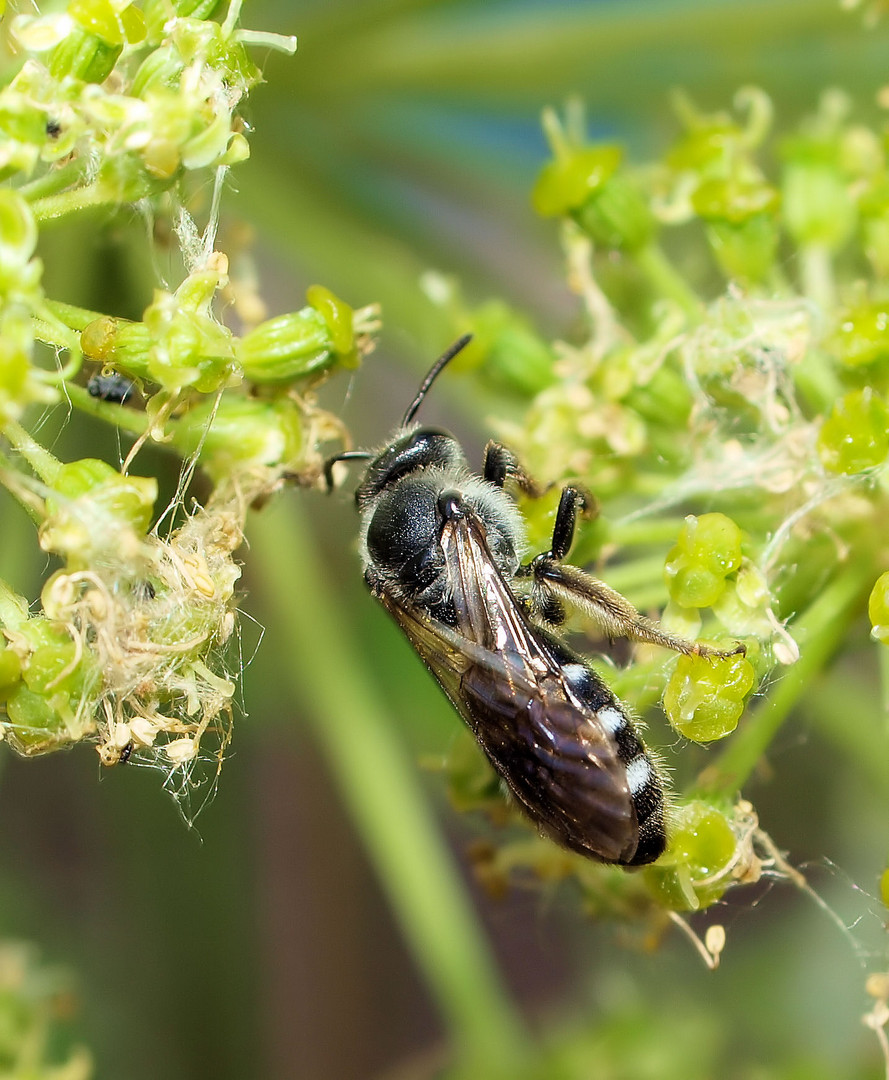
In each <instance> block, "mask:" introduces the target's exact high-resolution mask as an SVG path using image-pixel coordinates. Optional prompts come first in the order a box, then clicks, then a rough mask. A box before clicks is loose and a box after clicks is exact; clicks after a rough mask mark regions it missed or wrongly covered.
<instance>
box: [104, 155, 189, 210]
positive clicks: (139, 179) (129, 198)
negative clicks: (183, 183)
mask: <svg viewBox="0 0 889 1080" xmlns="http://www.w3.org/2000/svg"><path fill="white" fill-rule="evenodd" d="M98 179H99V183H100V185H101V186H102V188H103V189H104V190H105V191H106V192H107V197H108V200H109V201H110V202H122V203H131V202H138V201H139V200H140V199H145V198H147V197H148V196H149V195H159V194H160V193H161V192H163V191H166V190H167V188H169V187H170V183H171V179H172V178H171V176H169V175H164V176H160V175H152V174H151V173H150V172H149V171H148V170H147V169H146V167H145V160H144V154H114V155H112V156H111V157H106V158H105V160H104V161H103V163H102V166H101V168H100V169H99V177H98Z"/></svg>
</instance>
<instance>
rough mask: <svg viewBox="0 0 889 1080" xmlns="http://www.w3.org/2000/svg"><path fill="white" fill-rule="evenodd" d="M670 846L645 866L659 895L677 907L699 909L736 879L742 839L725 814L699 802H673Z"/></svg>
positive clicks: (660, 898) (715, 897) (659, 899)
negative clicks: (733, 872) (734, 863)
mask: <svg viewBox="0 0 889 1080" xmlns="http://www.w3.org/2000/svg"><path fill="white" fill-rule="evenodd" d="M668 832H669V840H668V843H667V850H666V851H665V852H664V854H663V855H662V856H661V857H660V859H659V860H658V861H657V863H655V864H654V865H653V866H647V867H646V868H645V870H644V871H643V873H644V876H645V882H646V884H647V885H648V887H649V889H650V890H651V892H652V893H653V895H654V896H655V897H656V898H657V900H658V901H659V902H660V903H661V904H663V905H664V906H665V907H667V908H671V909H672V910H674V911H700V910H702V909H703V908H707V907H709V906H710V905H711V904H714V903H716V901H717V900H719V899H720V898H721V897H722V896H723V894H724V893H725V891H726V889H727V888H728V886H729V885H730V884H731V879H730V874H729V870H730V864H731V861H732V859H733V858H734V855H735V849H736V847H737V840H736V838H735V834H734V832H733V831H732V827H731V824H730V822H729V820H728V819H727V818H726V816H725V815H724V814H723V813H721V812H720V811H719V810H717V809H716V808H715V807H713V806H708V805H707V804H706V803H704V802H700V801H697V800H696V801H694V802H690V803H688V804H686V805H685V806H674V807H673V809H672V812H671V814H670V822H669V830H668Z"/></svg>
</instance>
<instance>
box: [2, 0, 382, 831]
mask: <svg viewBox="0 0 889 1080" xmlns="http://www.w3.org/2000/svg"><path fill="white" fill-rule="evenodd" d="M239 13H240V3H239V2H238V0H232V2H231V3H228V4H225V3H220V0H145V2H144V3H141V4H139V3H126V2H121V0H71V2H70V3H69V4H68V5H67V7H66V9H65V10H64V11H63V12H60V13H56V14H52V15H45V16H44V15H39V14H38V15H27V16H26V15H18V16H16V17H14V18H13V19H12V24H11V30H12V33H13V35H14V37H15V39H16V42H17V44H18V45H19V46H20V48H21V49H22V50H23V54H24V55H23V59H22V60H21V63H20V66H19V69H18V71H17V72H16V73H15V74H14V75H13V76H12V78H11V80H10V81H9V82H8V83H7V85H6V86H5V87H4V88H3V89H2V90H0V176H2V177H3V178H4V179H6V180H7V181H9V186H7V187H5V188H4V189H2V190H0V238H2V239H0V435H2V437H3V439H4V440H5V443H6V444H8V446H9V451H8V452H6V451H4V452H3V453H2V455H0V482H2V483H3V485H4V486H5V487H6V489H7V490H8V491H9V492H10V493H11V494H12V495H13V496H14V497H15V498H16V499H18V501H19V502H20V503H21V504H22V506H23V507H24V508H25V509H26V510H27V511H28V512H29V513H30V515H31V516H32V518H33V519H34V521H35V523H36V525H37V527H38V539H39V542H40V545H41V546H42V548H43V549H44V550H45V551H47V552H51V553H52V554H53V555H55V556H57V557H58V558H59V559H60V560H61V562H62V568H61V569H60V570H58V571H57V572H56V573H55V574H53V575H52V577H50V578H49V580H48V581H46V583H45V584H44V587H43V589H42V592H41V597H40V600H41V605H40V608H39V609H36V610H35V609H34V607H33V605H32V604H31V603H30V601H29V600H28V599H27V598H26V597H22V596H20V595H19V594H18V593H17V592H16V590H15V589H14V588H13V587H12V586H11V585H9V584H7V583H6V582H0V628H2V637H0V708H2V717H3V719H2V721H0V736H2V737H4V738H5V739H6V741H7V743H8V745H10V746H11V747H12V748H14V749H15V750H16V751H18V752H19V753H21V754H24V755H34V754H40V753H46V752H49V751H52V750H55V749H57V748H60V747H63V746H68V745H71V744H72V743H76V742H80V741H88V742H92V743H94V744H95V745H96V747H97V749H98V752H99V755H100V759H101V761H102V762H103V764H106V765H114V764H117V763H118V762H121V761H130V760H132V761H142V762H145V763H151V764H155V765H159V766H160V767H161V768H162V769H164V771H165V772H166V774H167V776H168V779H169V783H170V787H171V788H172V789H174V790H175V791H176V793H177V794H180V795H185V796H187V795H188V792H189V790H190V788H191V787H192V786H193V784H194V783H196V780H193V774H194V767H195V765H196V763H198V762H199V761H201V760H203V761H208V762H210V763H211V766H212V765H213V763H217V764H218V762H220V761H221V760H222V756H223V753H224V750H225V747H226V746H227V744H228V741H229V738H230V726H231V713H232V697H233V694H234V690H235V681H234V680H235V678H236V676H237V668H238V663H237V657H236V656H233V655H232V646H233V644H235V643H236V641H237V594H236V583H237V581H238V578H239V576H240V568H239V565H238V563H237V561H236V558H235V552H236V551H237V549H238V547H239V545H240V543H241V541H242V538H243V527H244V523H245V519H246V514H247V511H248V508H249V507H250V505H251V504H253V503H254V502H255V501H257V500H259V499H262V498H264V497H266V496H267V495H268V494H269V492H271V491H272V490H274V488H275V487H277V486H279V485H280V484H281V483H282V481H283V479H284V478H285V477H287V478H288V479H289V480H291V481H293V480H297V481H299V482H303V483H305V484H312V483H315V482H317V481H318V478H319V476H320V473H321V463H322V461H323V451H322V447H323V444H324V443H325V442H326V441H329V440H331V439H334V438H337V439H339V438H341V437H342V434H343V433H342V429H341V426H340V424H339V422H338V421H337V420H336V419H335V418H334V417H332V416H329V415H328V414H327V413H325V412H324V411H323V410H320V409H319V408H317V406H316V405H315V402H314V396H313V393H312V390H313V387H314V385H315V384H316V383H318V382H319V381H320V380H322V379H324V378H325V377H326V376H327V375H328V374H329V373H330V372H332V371H335V370H338V369H349V368H354V367H355V366H357V364H358V363H359V362H360V360H361V358H362V356H363V355H364V354H365V353H366V352H367V351H369V349H370V348H371V345H372V337H371V335H372V333H373V331H374V330H375V329H376V327H377V323H378V319H377V316H376V310H375V309H374V308H372V307H368V308H364V309H361V310H358V311H355V310H353V309H352V308H351V307H350V306H349V305H348V304H346V303H345V302H344V301H343V300H341V299H340V298H339V297H337V296H335V295H334V294H333V293H331V292H330V290H328V289H326V288H324V287H323V286H320V285H314V286H312V287H311V288H310V289H309V290H308V292H307V296H306V303H305V305H304V306H302V307H300V308H299V309H298V310H295V311H292V312H289V313H285V314H282V315H278V316H274V317H271V318H269V317H267V312H266V311H265V308H264V306H263V305H262V303H261V302H260V301H259V300H258V297H256V295H255V293H251V292H250V290H249V289H248V288H244V287H241V283H240V282H238V281H237V280H234V279H233V278H232V276H231V275H230V274H229V263H228V259H227V257H226V255H225V254H224V253H222V252H220V251H217V250H214V236H215V226H216V219H217V216H218V212H219V207H218V197H219V191H220V190H221V185H220V184H219V182H218V181H219V178H220V177H221V176H222V175H223V174H224V171H225V170H226V169H227V168H228V167H230V166H232V165H236V164H237V163H238V162H240V161H243V160H244V159H245V158H246V157H247V154H248V150H249V148H248V144H247V141H246V137H245V129H244V125H243V124H242V122H241V120H240V118H239V115H238V111H237V110H238V106H239V104H240V103H241V101H242V99H243V98H244V95H245V94H246V93H247V92H248V90H249V89H250V88H251V87H252V86H253V85H254V84H255V83H256V82H257V81H258V80H259V77H260V73H259V71H258V69H257V68H256V67H255V66H254V64H253V63H252V61H251V60H250V59H249V57H248V54H247V45H249V44H260V45H264V46H266V47H269V46H271V47H279V48H283V49H285V50H286V51H291V52H292V50H293V47H294V43H293V42H292V40H290V39H282V38H278V37H277V36H276V35H273V34H261V33H256V32H250V31H244V30H242V29H240V28H239V27H238V25H237V24H238V17H239ZM207 170H212V175H213V176H215V177H216V180H217V184H216V194H215V196H214V201H213V205H212V207H211V210H210V224H209V226H208V228H207V230H206V231H205V233H204V234H203V235H199V233H198V230H197V228H196V226H195V223H194V221H193V219H192V217H191V215H190V213H189V209H188V205H189V190H190V187H189V180H190V177H191V176H192V175H194V176H195V179H196V180H197V181H198V182H199V183H201V184H204V185H206V179H207ZM97 204H107V205H108V206H109V207H115V206H121V205H123V204H137V205H138V206H139V207H140V209H141V211H142V212H143V213H144V214H146V215H147V216H156V215H158V214H168V215H170V216H171V218H172V221H171V224H172V227H173V229H174V231H175V233H176V235H177V237H178V239H179V242H180V248H181V252H182V257H183V262H184V265H185V273H184V276H183V278H182V280H181V282H180V284H179V285H178V287H176V288H170V289H161V288H158V289H156V290H155V292H154V295H153V296H152V297H151V298H150V301H149V302H148V304H147V306H146V307H145V310H144V312H143V316H142V318H141V319H140V320H138V321H131V320H127V319H121V318H118V317H117V316H116V315H115V314H113V313H110V314H99V313H97V312H95V311H86V310H83V309H79V308H75V307H72V306H71V305H68V304H63V303H59V302H57V301H55V300H53V299H51V298H50V297H48V296H47V295H46V293H45V290H44V288H43V267H42V264H41V262H40V260H39V259H38V258H37V257H36V256H35V250H36V246H37V241H38V232H39V228H40V225H41V223H42V222H44V221H47V220H49V219H58V218H60V217H65V216H69V215H76V214H77V213H79V212H80V211H82V210H83V209H84V208H85V207H89V206H94V205H97ZM220 295H224V297H225V299H226V301H227V302H228V304H229V306H230V308H231V310H233V311H234V312H235V313H236V315H237V317H238V318H239V320H240V330H241V332H240V333H239V334H238V333H235V332H234V331H233V330H232V329H231V328H230V327H229V326H227V325H226V324H225V323H224V322H222V321H221V319H220V318H219V317H218V315H217V312H216V305H217V302H218V299H219V297H220ZM41 342H42V343H44V344H45V345H48V346H50V349H51V350H52V351H50V350H46V349H43V350H42V351H41V345H40V343H41ZM66 399H67V401H68V402H69V403H70V404H71V405H73V406H74V407H75V408H78V409H82V410H83V411H86V412H89V413H91V414H92V415H94V416H98V417H100V418H102V419H104V420H106V421H107V422H109V423H110V424H115V425H116V426H118V427H119V428H121V429H122V430H124V431H127V432H130V433H131V434H132V435H133V436H135V444H134V445H133V447H132V449H131V450H130V453H129V455H128V457H127V460H126V461H125V462H124V465H123V467H122V468H121V469H120V470H118V469H116V468H112V467H111V466H110V465H109V464H107V463H105V462H102V461H98V460H94V459H89V458H87V459H83V460H79V461H72V462H61V461H58V460H57V459H56V458H55V457H54V456H53V455H52V454H50V453H49V452H48V451H47V450H46V449H45V448H43V447H42V446H40V444H39V443H38V442H37V440H36V439H35V438H34V437H33V435H32V434H31V433H30V432H29V431H28V430H27V428H26V427H25V426H24V425H25V424H26V422H27V417H28V413H27V409H28V407H29V406H31V405H34V404H37V405H44V406H45V405H51V404H53V403H56V402H61V401H63V400H66ZM149 440H152V441H156V442H159V443H163V444H164V445H166V446H168V447H170V448H171V449H172V450H174V451H175V452H177V453H178V454H179V456H180V457H181V458H182V459H183V461H184V462H185V463H186V466H185V468H184V472H183V480H182V483H181V484H180V489H179V491H178V492H177V494H176V497H175V498H174V500H173V502H172V503H171V505H170V506H168V507H167V508H166V509H165V510H164V511H163V512H162V513H161V514H160V516H158V513H157V508H156V506H155V502H156V499H157V494H158V491H157V483H156V481H155V480H154V478H152V477H145V476H138V475H135V474H134V472H133V465H134V462H135V461H136V459H137V456H138V452H139V450H140V448H141V447H142V446H143V445H144V444H145V443H146V442H147V441H149ZM198 463H199V464H200V465H201V467H202V468H203V470H204V472H205V473H206V474H207V475H208V476H209V478H210V480H211V481H212V483H213V485H214V486H213V491H212V494H211V495H210V497H209V498H208V499H207V500H206V503H205V505H204V506H203V507H197V508H195V509H194V510H192V511H190V512H186V510H185V508H184V507H185V502H184V493H185V491H186V485H187V482H188V478H189V477H190V475H191V472H192V471H193V469H194V466H195V465H196V464H198ZM165 521H166V522H167V524H166V526H165V527H164V522H165ZM211 775H212V770H211ZM183 809H184V810H185V812H186V813H190V811H188V808H187V807H186V806H185V805H183Z"/></svg>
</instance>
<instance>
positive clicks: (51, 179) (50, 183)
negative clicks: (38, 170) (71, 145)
mask: <svg viewBox="0 0 889 1080" xmlns="http://www.w3.org/2000/svg"><path fill="white" fill-rule="evenodd" d="M83 170H84V165H83V159H82V158H75V159H74V160H73V161H69V162H68V164H67V165H60V166H58V167H57V168H54V169H50V170H49V171H48V172H45V173H44V174H43V176H38V177H37V179H36V180H32V181H31V182H30V183H29V184H22V186H21V187H20V188H19V189H18V193H19V195H21V196H23V198H25V199H28V200H29V201H33V200H36V199H42V198H44V197H46V196H47V195H55V194H57V193H58V192H59V191H61V190H62V189H63V188H66V187H70V185H71V184H73V183H74V182H75V181H76V180H78V179H80V177H82V176H83Z"/></svg>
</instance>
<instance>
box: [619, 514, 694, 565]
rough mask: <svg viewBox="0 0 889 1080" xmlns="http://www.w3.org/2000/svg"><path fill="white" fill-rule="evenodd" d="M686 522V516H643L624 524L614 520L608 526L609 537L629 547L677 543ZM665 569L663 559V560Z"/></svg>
mask: <svg viewBox="0 0 889 1080" xmlns="http://www.w3.org/2000/svg"><path fill="white" fill-rule="evenodd" d="M684 524H685V518H684V517H643V518H636V519H635V520H634V521H628V522H626V524H623V523H622V522H620V521H612V522H610V523H609V526H608V539H609V540H613V541H614V543H615V544H617V545H618V547H627V546H628V545H630V544H664V543H667V544H670V545H671V546H672V545H673V544H675V543H676V538H677V536H679V533H680V530H681V529H682V526H683V525H684ZM661 570H663V560H661Z"/></svg>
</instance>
